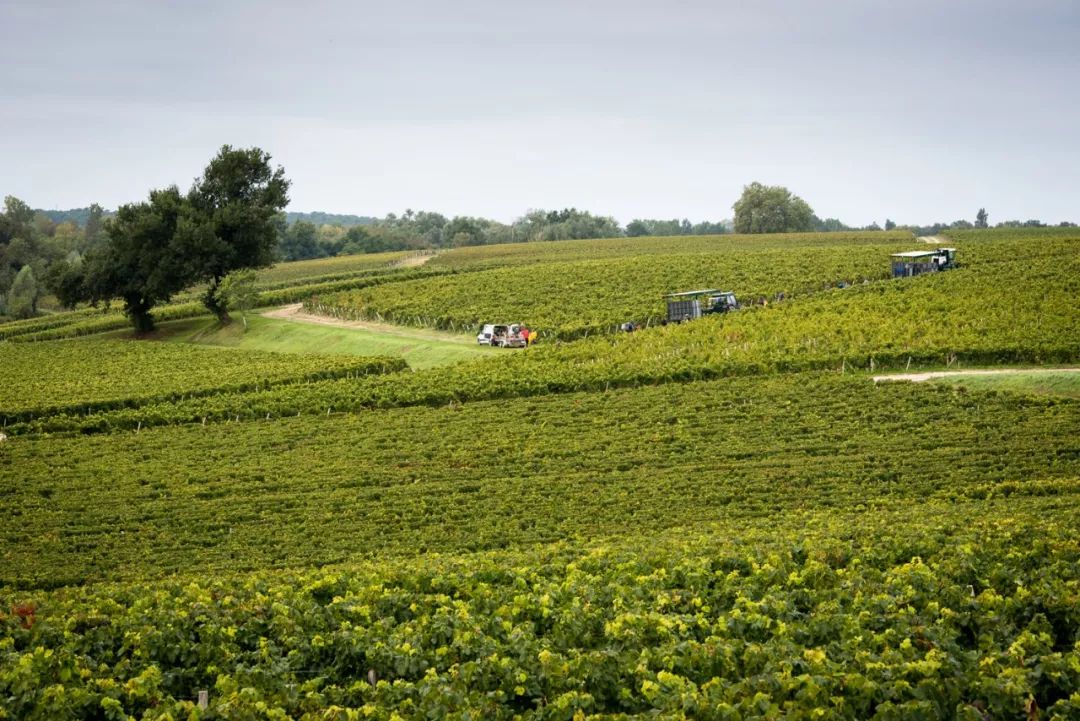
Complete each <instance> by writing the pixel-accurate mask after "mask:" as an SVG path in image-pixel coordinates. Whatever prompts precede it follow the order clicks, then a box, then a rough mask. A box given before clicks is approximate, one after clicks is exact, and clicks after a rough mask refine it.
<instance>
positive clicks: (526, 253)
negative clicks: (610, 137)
mask: <svg viewBox="0 0 1080 721" xmlns="http://www.w3.org/2000/svg"><path fill="white" fill-rule="evenodd" d="M911 242H912V237H911V233H907V232H899V231H896V232H888V233H883V232H872V233H867V232H854V233H852V232H845V233H783V234H779V235H680V236H675V237H645V238H603V239H600V240H556V241H545V242H536V243H510V244H502V245H487V246H484V245H479V246H471V247H465V248H454V249H453V250H449V251H446V252H444V253H440V254H439V255H438V256H437V257H435V258H434V259H432V260H431V262H430V263H429V265H430V266H432V267H435V268H452V269H455V270H464V269H469V270H476V269H481V268H501V267H510V266H516V265H534V264H537V263H565V262H570V261H582V260H614V259H619V258H636V257H649V256H654V255H699V256H707V255H715V254H723V253H731V252H742V251H753V250H791V249H798V248H826V247H828V248H838V249H844V248H850V247H852V246H858V245H892V244H895V243H908V244H910V243H911Z"/></svg>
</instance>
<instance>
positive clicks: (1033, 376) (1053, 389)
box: [933, 371, 1080, 398]
mask: <svg viewBox="0 0 1080 721" xmlns="http://www.w3.org/2000/svg"><path fill="white" fill-rule="evenodd" d="M933 382H934V383H947V384H949V385H956V386H963V387H965V388H971V389H975V390H995V391H1008V392H1010V393H1026V394H1031V395H1038V396H1061V397H1065V398H1080V373H1075V372H1074V373H1069V372H1067V371H1059V372H1054V371H1047V372H1038V373H1024V372H1019V373H1008V374H1004V375H994V376H956V377H953V378H938V379H935V380H934V381H933Z"/></svg>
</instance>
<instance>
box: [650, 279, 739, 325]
mask: <svg viewBox="0 0 1080 721" xmlns="http://www.w3.org/2000/svg"><path fill="white" fill-rule="evenodd" d="M666 298H667V322H668V323H682V322H683V321H685V320H697V319H698V318H700V317H701V316H703V315H711V314H713V313H727V312H728V311H729V310H737V309H738V308H739V303H738V301H736V300H735V294H734V293H732V292H731V291H729V290H716V289H714V288H711V289H707V290H688V291H685V292H682V293H668V294H667V296H666Z"/></svg>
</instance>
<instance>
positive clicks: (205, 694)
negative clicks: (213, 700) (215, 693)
mask: <svg viewBox="0 0 1080 721" xmlns="http://www.w3.org/2000/svg"><path fill="white" fill-rule="evenodd" d="M198 703H199V708H200V709H201V710H203V711H205V710H206V708H207V707H208V706H209V705H210V692H209V691H207V690H206V689H200V690H199V701H198Z"/></svg>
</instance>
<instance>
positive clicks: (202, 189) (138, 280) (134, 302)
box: [50, 145, 289, 333]
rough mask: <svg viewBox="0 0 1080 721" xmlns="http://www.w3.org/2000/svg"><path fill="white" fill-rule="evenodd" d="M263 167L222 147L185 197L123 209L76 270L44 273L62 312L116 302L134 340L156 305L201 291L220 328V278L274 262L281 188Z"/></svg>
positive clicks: (155, 198) (158, 198) (257, 155)
mask: <svg viewBox="0 0 1080 721" xmlns="http://www.w3.org/2000/svg"><path fill="white" fill-rule="evenodd" d="M269 161H270V156H269V155H268V154H266V153H265V152H263V151H262V150H259V149H258V148H251V149H246V150H234V149H233V148H231V147H229V146H228V145H226V146H223V147H222V148H221V152H219V153H218V155H217V156H216V157H215V158H214V159H213V160H211V161H210V164H209V165H208V166H207V167H206V170H205V172H204V173H203V175H202V177H200V178H198V179H197V180H196V181H195V184H194V185H193V186H192V187H191V190H190V191H188V193H187V194H181V193H180V191H179V190H178V189H177V188H176V186H172V187H169V188H166V189H164V190H155V191H151V193H150V198H149V200H147V201H146V202H143V203H134V204H130V205H125V206H123V207H121V208H120V209H119V210H118V211H117V213H116V215H115V216H114V217H112V218H109V219H108V220H107V221H106V222H105V224H104V227H105V232H106V234H107V236H108V237H107V239H106V241H105V242H103V243H101V244H100V245H98V246H96V247H94V248H92V249H91V250H90V251H89V252H88V254H87V257H86V259H85V261H84V262H83V263H82V264H81V266H80V265H78V264H77V263H64V265H63V266H62V267H60V268H57V269H55V271H54V272H53V273H51V274H50V279H51V280H52V284H51V285H52V288H53V291H54V292H55V293H56V294H57V296H58V297H59V298H60V300H61V302H63V303H64V304H66V305H71V304H72V303H74V302H76V301H89V302H91V303H99V302H104V303H108V302H110V301H111V300H113V299H115V298H120V299H121V300H123V301H124V310H125V312H126V313H127V314H128V316H130V318H131V320H132V323H133V324H134V326H135V329H136V330H137V331H139V332H140V333H141V332H146V331H149V330H151V329H153V327H154V319H153V316H152V315H151V311H152V310H153V308H154V307H155V306H156V305H158V304H160V303H163V302H166V301H168V300H169V299H170V298H171V297H172V296H173V295H175V294H176V293H178V292H180V291H181V290H183V289H185V288H188V287H191V286H192V285H195V284H197V283H206V284H207V291H206V294H205V295H204V297H203V302H204V303H205V305H206V306H207V308H209V309H210V310H211V311H213V312H214V313H216V314H217V315H218V317H219V318H220V319H222V320H223V321H227V320H228V319H229V316H228V306H227V305H225V304H224V303H222V302H221V299H222V298H224V297H226V296H225V294H220V295H219V293H218V289H219V286H220V285H221V282H222V280H223V279H224V278H225V276H227V275H228V274H229V273H230V272H232V271H235V270H240V269H242V268H260V267H265V266H268V265H270V264H271V263H273V261H274V251H275V249H276V247H277V239H278V234H279V233H280V223H281V222H282V219H283V216H282V214H281V212H280V211H281V209H282V208H283V207H284V206H285V204H286V203H287V202H288V194H287V193H288V187H289V182H288V181H287V180H286V179H285V177H284V171H283V170H282V169H281V168H280V167H279V168H277V169H276V170H275V169H272V168H271V167H270V162H269Z"/></svg>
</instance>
